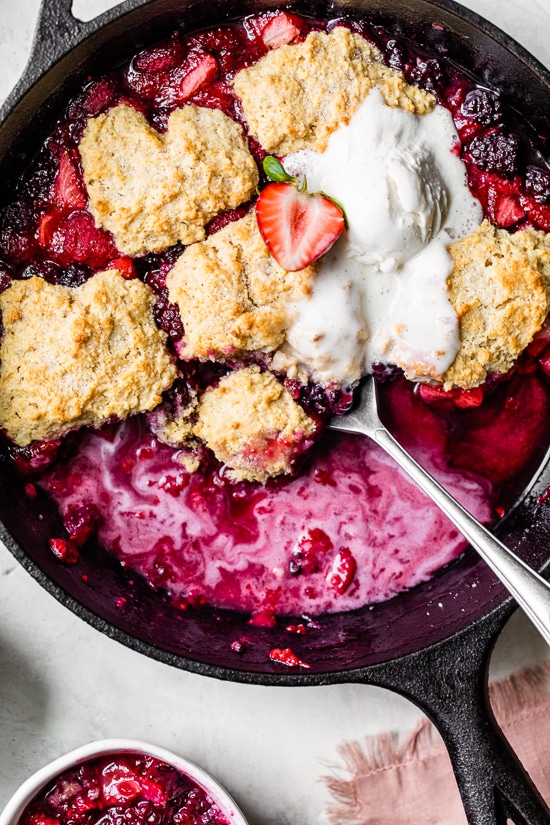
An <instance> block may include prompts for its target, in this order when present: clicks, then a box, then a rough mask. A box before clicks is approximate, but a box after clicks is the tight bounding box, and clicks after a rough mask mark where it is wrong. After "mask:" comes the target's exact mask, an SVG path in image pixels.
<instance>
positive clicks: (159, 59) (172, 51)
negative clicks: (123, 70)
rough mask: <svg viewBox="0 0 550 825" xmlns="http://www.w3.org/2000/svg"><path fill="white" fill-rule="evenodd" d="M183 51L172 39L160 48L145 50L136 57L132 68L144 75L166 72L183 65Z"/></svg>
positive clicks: (180, 45) (179, 43) (174, 39)
mask: <svg viewBox="0 0 550 825" xmlns="http://www.w3.org/2000/svg"><path fill="white" fill-rule="evenodd" d="M184 57H185V50H184V48H183V45H182V44H181V42H180V41H179V40H176V38H173V39H172V40H170V41H168V42H167V43H163V44H162V45H160V46H154V47H153V48H152V49H146V50H145V51H143V52H140V54H138V55H136V57H135V58H134V60H133V62H132V66H133V67H134V69H136V71H138V72H143V73H145V74H158V72H168V71H170V70H171V69H175V68H176V66H179V65H180V64H181V63H183V59H184Z"/></svg>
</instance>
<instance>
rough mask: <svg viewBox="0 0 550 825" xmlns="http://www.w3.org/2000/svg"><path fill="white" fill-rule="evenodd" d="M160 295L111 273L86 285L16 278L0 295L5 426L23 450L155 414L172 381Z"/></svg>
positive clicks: (1, 419)
mask: <svg viewBox="0 0 550 825" xmlns="http://www.w3.org/2000/svg"><path fill="white" fill-rule="evenodd" d="M153 303H154V297H153V295H152V293H151V291H150V290H149V289H148V287H146V286H145V285H144V284H142V283H141V282H140V281H138V280H129V281H126V280H124V278H122V277H121V276H120V274H119V273H118V272H117V271H115V270H110V271H108V272H99V273H97V274H96V275H95V276H94V277H93V278H91V279H90V280H89V281H87V282H86V283H85V284H83V285H82V286H80V287H78V288H76V289H71V288H70V287H64V286H54V285H52V284H49V283H47V282H46V281H45V280H43V279H42V278H37V277H33V278H29V279H28V280H24V281H14V282H13V284H12V285H11V287H10V288H9V289H7V290H6V291H5V292H3V293H2V294H1V295H0V311H1V312H2V319H3V324H4V336H3V339H2V345H1V347H0V358H1V368H0V426H2V427H3V428H4V429H5V430H6V431H7V433H8V435H9V437H10V438H11V439H12V440H13V441H14V442H15V443H16V444H17V445H19V446H20V447H24V446H26V445H27V444H30V443H31V441H34V440H37V439H46V438H55V437H58V436H60V435H62V434H63V433H66V432H68V431H69V430H71V429H73V428H75V427H81V426H83V425H86V424H90V425H92V426H98V425H100V424H102V423H103V422H105V421H107V420H108V419H110V418H112V417H116V418H126V417H127V416H129V415H135V414H136V413H139V412H143V411H145V410H150V409H152V408H153V407H155V406H156V405H157V404H159V402H160V401H161V393H162V392H164V390H166V389H167V388H168V387H170V386H171V384H172V383H173V381H174V379H175V378H176V374H177V371H176V367H175V364H174V363H173V359H172V357H171V356H170V355H169V353H168V351H167V349H166V346H165V344H166V335H165V334H164V333H163V332H161V331H160V330H159V329H158V328H157V326H156V324H155V322H154V319H153V313H152V307H153Z"/></svg>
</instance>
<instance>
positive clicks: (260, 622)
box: [248, 605, 277, 627]
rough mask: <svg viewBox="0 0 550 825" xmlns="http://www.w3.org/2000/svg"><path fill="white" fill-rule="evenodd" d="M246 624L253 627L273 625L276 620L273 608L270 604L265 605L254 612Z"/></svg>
mask: <svg viewBox="0 0 550 825" xmlns="http://www.w3.org/2000/svg"><path fill="white" fill-rule="evenodd" d="M248 624H251V625H253V626H254V627H275V625H276V624H277V620H276V619H275V608H274V607H272V605H267V606H266V607H264V608H263V609H262V610H259V611H258V612H257V613H254V615H253V616H252V618H251V619H250V620H249V622H248Z"/></svg>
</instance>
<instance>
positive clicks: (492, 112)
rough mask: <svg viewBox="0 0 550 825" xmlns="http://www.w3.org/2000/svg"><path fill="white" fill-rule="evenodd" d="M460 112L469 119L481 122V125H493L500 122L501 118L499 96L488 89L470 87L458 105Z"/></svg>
mask: <svg viewBox="0 0 550 825" xmlns="http://www.w3.org/2000/svg"><path fill="white" fill-rule="evenodd" d="M460 113H461V115H463V116H464V117H467V118H469V119H470V120H475V121H476V122H477V123H481V124H482V126H494V125H496V124H497V123H502V119H503V111H502V103H501V100H500V97H499V96H498V95H497V94H496V92H491V91H489V90H488V89H472V91H471V92H468V94H467V95H466V97H465V98H464V101H463V103H462V106H461V107H460Z"/></svg>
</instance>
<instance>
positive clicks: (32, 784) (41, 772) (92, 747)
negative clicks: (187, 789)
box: [0, 738, 249, 825]
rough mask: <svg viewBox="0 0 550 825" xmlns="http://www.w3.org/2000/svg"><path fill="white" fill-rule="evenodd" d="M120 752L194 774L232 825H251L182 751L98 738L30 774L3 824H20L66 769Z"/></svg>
mask: <svg viewBox="0 0 550 825" xmlns="http://www.w3.org/2000/svg"><path fill="white" fill-rule="evenodd" d="M120 753H141V754H145V755H148V756H153V757H154V758H156V759H160V760H162V761H163V762H167V763H168V764H169V765H172V766H173V767H174V768H176V769H177V770H179V771H180V772H181V773H183V774H185V775H187V776H189V777H191V779H193V780H194V781H195V782H196V783H197V784H198V785H200V786H201V788H203V789H204V790H205V791H206V792H207V793H208V795H209V796H211V797H212V799H213V800H214V801H215V802H216V803H217V804H218V805H219V807H220V809H221V810H222V812H223V813H224V814H225V816H227V817H228V818H229V821H230V825H249V822H248V820H247V819H246V818H245V816H244V814H243V812H242V811H241V809H240V808H239V806H238V805H237V803H236V802H235V800H234V799H233V798H232V797H231V796H230V794H229V793H228V792H227V791H226V790H225V788H224V787H223V785H221V784H220V783H219V782H218V780H217V779H215V778H214V777H213V776H211V774H209V773H207V771H205V770H204V769H203V768H201V767H200V766H199V765H197V764H195V762H191V761H190V760H188V759H185V758H184V757H182V756H180V755H179V754H176V753H174V752H173V751H170V750H168V749H167V748H163V747H161V746H159V745H154V744H152V743H150V742H145V741H143V740H141V739H125V738H120V739H119V738H112V739H99V740H96V741H94V742H89V743H88V744H86V745H81V746H80V747H78V748H75V749H74V750H71V751H69V752H68V753H65V754H63V755H62V756H59V757H57V759H54V760H53V761H52V762H48V764H46V765H44V766H43V767H42V768H39V769H38V770H37V771H35V773H33V774H32V775H31V776H29V777H28V779H26V780H25V781H24V782H23V784H22V785H20V786H19V788H18V789H17V790H16V791H15V793H14V794H13V795H12V796H11V797H10V799H9V800H8V802H7V804H6V806H5V808H4V810H3V811H2V812H1V813H0V825H18V822H19V819H20V817H21V815H22V813H23V811H24V810H25V808H26V807H27V805H28V804H29V803H30V802H31V801H32V800H33V799H34V797H35V796H37V795H38V793H39V792H40V791H41V790H42V789H43V788H44V787H45V785H47V784H48V783H49V782H51V781H52V780H54V779H55V778H56V777H58V776H59V775H60V774H61V773H63V771H65V770H69V769H70V768H72V767H75V766H76V765H78V764H81V763H84V762H87V761H88V760H90V759H95V758H98V757H101V756H108V755H109V754H113V755H114V754H120Z"/></svg>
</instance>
